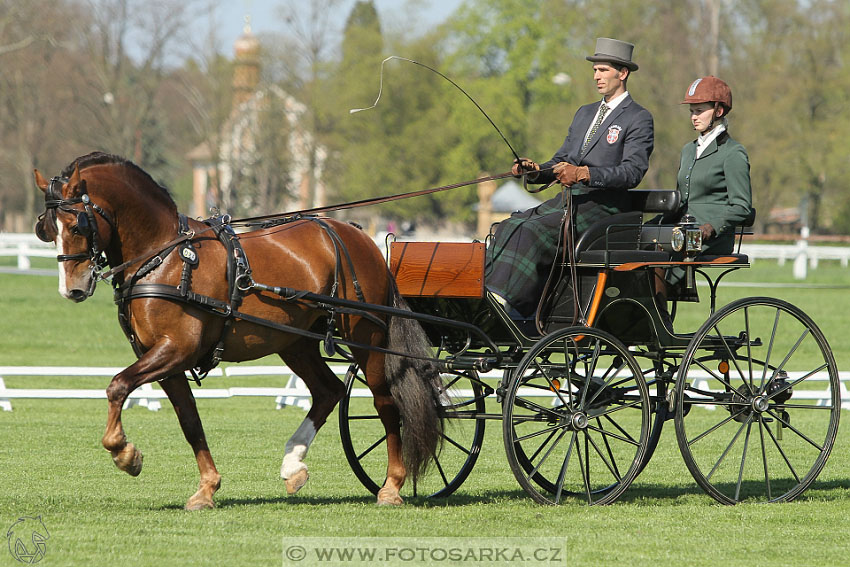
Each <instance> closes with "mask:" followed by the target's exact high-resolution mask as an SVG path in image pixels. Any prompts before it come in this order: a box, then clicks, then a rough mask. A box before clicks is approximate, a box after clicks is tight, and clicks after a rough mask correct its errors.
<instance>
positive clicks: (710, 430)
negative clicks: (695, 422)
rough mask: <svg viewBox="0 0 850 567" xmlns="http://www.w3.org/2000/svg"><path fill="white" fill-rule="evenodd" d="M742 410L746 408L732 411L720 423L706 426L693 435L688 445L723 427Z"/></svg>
mask: <svg viewBox="0 0 850 567" xmlns="http://www.w3.org/2000/svg"><path fill="white" fill-rule="evenodd" d="M744 411H746V408H742V409H740V410H739V411H738V412H737V413H733V414H732V415H730V416H729V417H727V418H726V419H724V420H723V421H721V422H720V423H718V424H716V425H714V426H712V427H710V428H708V429H707V430H706V431H703V432H702V433H700V434H699V435H697V436H696V437H694V438H693V439H691V440H690V441H688V446H689V447H690V446H691V445H693V444H694V443H696V442H697V441H699V440H700V439H702V438H703V437H705V436H706V435H710V434H711V433H713V432H714V431H717V430H718V429H720V428H721V427H723V426H724V425H726V424H727V423H729V422H730V421H732V420H733V419H735V418H736V417H738V416H739V415H741V414H742V413H744Z"/></svg>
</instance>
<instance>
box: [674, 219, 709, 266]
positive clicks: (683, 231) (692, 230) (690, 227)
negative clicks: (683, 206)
mask: <svg viewBox="0 0 850 567" xmlns="http://www.w3.org/2000/svg"><path fill="white" fill-rule="evenodd" d="M671 245H672V247H673V250H675V251H676V252H684V253H685V262H692V261H693V260H694V259H695V258H696V256H697V254H699V253H700V251H701V250H702V233H701V232H700V230H699V227H698V226H697V223H696V219H695V218H694V217H693V216H691V215H685V216H684V217H682V221H681V222H680V223H679V226H676V227H674V228H673V233H672V235H671Z"/></svg>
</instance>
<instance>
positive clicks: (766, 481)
mask: <svg viewBox="0 0 850 567" xmlns="http://www.w3.org/2000/svg"><path fill="white" fill-rule="evenodd" d="M765 429H767V426H766V425H765V424H764V417H762V416H759V438H760V439H761V461H762V464H763V465H764V485H765V487H766V488H767V499H768V500H773V496H772V495H771V493H770V474H768V472H767V447H766V446H765V444H764V430H765Z"/></svg>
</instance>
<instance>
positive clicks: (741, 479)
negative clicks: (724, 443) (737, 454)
mask: <svg viewBox="0 0 850 567" xmlns="http://www.w3.org/2000/svg"><path fill="white" fill-rule="evenodd" d="M752 429H753V421H752V419H750V420H749V423H747V434H746V435H745V436H744V449H743V450H742V451H741V468H740V469H738V484H736V485H735V500H740V499H741V483H743V482H744V466H745V465H746V463H747V448H748V447H749V445H750V432H751V431H752Z"/></svg>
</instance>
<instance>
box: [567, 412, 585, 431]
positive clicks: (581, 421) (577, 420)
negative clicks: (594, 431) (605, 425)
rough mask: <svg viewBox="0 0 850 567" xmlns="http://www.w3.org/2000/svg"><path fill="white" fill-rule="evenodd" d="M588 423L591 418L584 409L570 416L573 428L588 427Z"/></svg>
mask: <svg viewBox="0 0 850 567" xmlns="http://www.w3.org/2000/svg"><path fill="white" fill-rule="evenodd" d="M588 423H589V420H588V419H587V414H586V413H584V412H583V411H577V412H575V413H574V414H573V415H572V416H570V425H571V426H572V428H573V429H576V430H581V429H587V425H588Z"/></svg>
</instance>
